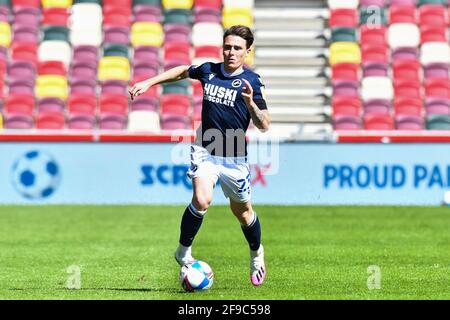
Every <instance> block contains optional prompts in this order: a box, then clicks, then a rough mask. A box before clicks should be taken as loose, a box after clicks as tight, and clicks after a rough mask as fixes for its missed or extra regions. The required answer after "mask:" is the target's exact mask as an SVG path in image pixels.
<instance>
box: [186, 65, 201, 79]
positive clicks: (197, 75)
mask: <svg viewBox="0 0 450 320" xmlns="http://www.w3.org/2000/svg"><path fill="white" fill-rule="evenodd" d="M204 66H205V64H201V65H199V66H196V65H193V66H190V67H189V69H188V73H189V78H191V79H197V80H200V79H201V78H202V77H203V75H204V73H205V68H204Z"/></svg>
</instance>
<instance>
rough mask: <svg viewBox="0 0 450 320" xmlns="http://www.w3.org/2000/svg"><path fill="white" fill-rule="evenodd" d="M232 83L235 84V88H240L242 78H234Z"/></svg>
mask: <svg viewBox="0 0 450 320" xmlns="http://www.w3.org/2000/svg"><path fill="white" fill-rule="evenodd" d="M231 85H232V86H233V88H239V87H240V86H242V80H241V79H236V80H233V82H232V83H231Z"/></svg>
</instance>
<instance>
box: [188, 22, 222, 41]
mask: <svg viewBox="0 0 450 320" xmlns="http://www.w3.org/2000/svg"><path fill="white" fill-rule="evenodd" d="M222 42H223V28H222V25H220V24H218V23H213V22H200V23H196V24H194V26H193V27H192V44H193V45H194V47H197V46H217V47H221V46H222Z"/></svg>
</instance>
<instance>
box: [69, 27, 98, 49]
mask: <svg viewBox="0 0 450 320" xmlns="http://www.w3.org/2000/svg"><path fill="white" fill-rule="evenodd" d="M69 40H70V43H71V44H72V45H73V46H79V45H90V46H96V47H99V46H100V45H101V44H102V41H103V33H102V31H101V30H97V31H94V30H92V29H79V30H71V31H70V35H69Z"/></svg>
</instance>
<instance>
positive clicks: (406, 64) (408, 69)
mask: <svg viewBox="0 0 450 320" xmlns="http://www.w3.org/2000/svg"><path fill="white" fill-rule="evenodd" d="M392 70H393V76H394V79H395V80H400V79H409V80H413V81H417V82H419V81H421V73H420V71H421V65H420V63H419V62H418V61H417V60H406V61H405V60H398V61H394V62H393V63H392Z"/></svg>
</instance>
